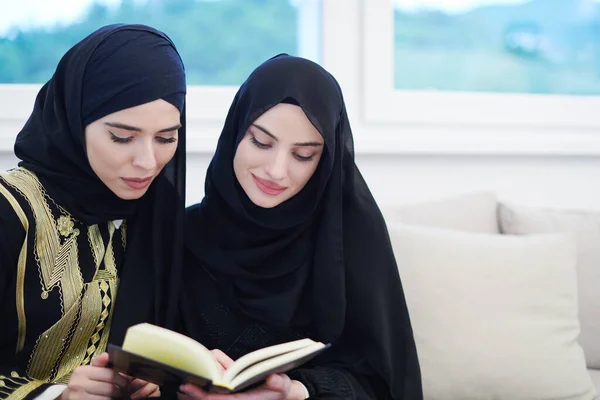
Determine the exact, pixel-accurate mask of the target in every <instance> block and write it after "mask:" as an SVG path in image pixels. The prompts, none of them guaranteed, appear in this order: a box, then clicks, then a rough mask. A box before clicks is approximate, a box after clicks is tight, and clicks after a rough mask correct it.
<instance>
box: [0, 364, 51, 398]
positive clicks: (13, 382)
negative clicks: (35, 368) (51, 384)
mask: <svg viewBox="0 0 600 400" xmlns="http://www.w3.org/2000/svg"><path fill="white" fill-rule="evenodd" d="M10 376H11V378H9V377H7V376H1V375H0V399H8V398H10V399H25V398H26V397H27V395H28V394H29V393H31V392H32V391H33V390H35V389H36V388H37V387H39V386H40V385H42V384H43V383H44V382H41V381H34V380H33V379H30V378H26V377H21V376H19V374H18V373H17V372H16V371H12V372H11V373H10Z"/></svg>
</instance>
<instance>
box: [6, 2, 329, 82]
mask: <svg viewBox="0 0 600 400" xmlns="http://www.w3.org/2000/svg"><path fill="white" fill-rule="evenodd" d="M307 1H308V2H309V3H311V4H312V3H315V0H295V1H294V0H96V1H94V0H53V1H48V0H17V1H14V2H11V6H10V8H9V11H10V12H9V13H8V14H7V15H4V16H0V83H41V82H45V81H46V80H48V79H49V78H50V76H51V75H52V73H53V72H54V69H55V68H56V65H57V63H58V61H59V59H60V57H61V56H62V55H63V54H64V53H65V52H66V51H67V50H68V49H69V47H71V46H72V45H73V44H75V43H76V42H77V41H79V40H80V39H82V38H83V37H85V36H86V35H88V34H89V33H91V32H92V31H93V30H95V29H97V28H99V27H101V26H103V25H107V24H112V23H142V24H146V25H150V26H153V27H155V28H157V29H159V30H162V31H164V32H165V33H167V34H168V35H169V36H170V37H171V39H172V40H173V41H174V42H175V45H176V46H177V48H178V50H179V51H180V53H181V55H182V58H183V61H184V63H185V66H186V71H187V73H188V83H189V84H192V85H239V84H241V83H242V82H243V80H244V79H245V78H246V77H247V76H248V74H249V73H250V72H251V71H252V70H253V69H254V68H256V67H257V66H258V65H259V64H260V63H261V62H263V61H265V60H266V59H268V58H270V57H272V56H274V55H276V54H278V53H289V54H294V55H301V56H306V54H299V49H300V50H301V51H302V52H303V53H307V52H309V53H310V54H315V53H316V52H314V51H310V50H311V49H312V48H313V47H314V46H317V44H316V43H306V40H310V39H311V38H314V36H315V35H314V32H312V33H313V34H312V35H309V36H307V35H303V34H302V32H303V29H304V31H306V30H307V29H306V28H307V27H306V23H307V22H308V23H309V24H310V21H304V22H302V21H299V20H298V18H299V16H301V15H304V16H306V15H307V13H306V9H307V6H306V4H305V3H306V2H307ZM302 7H304V9H302ZM65 10H70V11H69V12H66V11H65ZM311 10H313V11H316V12H318V10H319V8H318V7H314V6H310V5H309V6H308V11H309V12H310V11H311ZM2 13H4V10H3V12H2ZM313 20H314V18H313ZM300 22H302V24H300ZM317 22H318V21H317ZM299 28H300V29H299ZM308 28H310V26H309V27H308ZM314 29H317V27H314ZM303 37H307V38H308V39H306V40H305V39H303ZM303 40H304V41H303ZM313 58H314V57H313ZM315 61H318V60H315Z"/></svg>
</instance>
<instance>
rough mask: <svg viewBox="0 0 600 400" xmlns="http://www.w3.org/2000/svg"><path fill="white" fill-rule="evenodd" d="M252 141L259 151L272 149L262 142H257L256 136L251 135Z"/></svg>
mask: <svg viewBox="0 0 600 400" xmlns="http://www.w3.org/2000/svg"><path fill="white" fill-rule="evenodd" d="M250 141H251V142H252V143H253V144H254V145H255V146H256V147H258V148H259V149H263V150H264V149H269V148H271V146H270V145H268V144H264V143H261V142H259V141H258V140H256V138H255V137H254V135H250Z"/></svg>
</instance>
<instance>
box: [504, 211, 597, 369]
mask: <svg viewBox="0 0 600 400" xmlns="http://www.w3.org/2000/svg"><path fill="white" fill-rule="evenodd" d="M498 215H499V219H500V227H501V229H502V232H503V233H505V234H513V235H528V234H535V233H560V232H564V233H571V234H573V235H574V236H575V238H576V240H577V277H578V279H577V283H578V293H579V321H580V324H581V333H580V335H579V343H581V347H583V351H584V353H585V357H586V361H587V365H588V367H590V368H599V369H600V212H593V211H590V212H584V211H567V210H564V211H562V210H541V209H532V208H529V207H523V206H515V205H511V204H500V205H499V207H498Z"/></svg>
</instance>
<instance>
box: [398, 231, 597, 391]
mask: <svg viewBox="0 0 600 400" xmlns="http://www.w3.org/2000/svg"><path fill="white" fill-rule="evenodd" d="M389 229H390V237H391V240H392V245H393V248H394V253H395V254H396V257H397V260H398V268H399V271H400V276H401V278H402V282H403V286H404V291H405V295H406V299H407V304H408V308H409V311H410V315H411V321H412V326H413V330H414V335H415V340H416V344H417V351H418V354H419V361H420V365H421V372H422V377H423V389H424V395H425V399H426V400H437V399H440V400H442V399H443V400H454V399H455V400H487V399H489V400H492V399H493V400H525V399H527V400H550V399H552V400H559V399H564V400H566V399H569V400H573V399H581V400H589V399H593V398H594V395H595V390H594V388H593V386H592V383H591V380H590V376H589V375H588V373H587V371H586V367H585V360H584V356H583V351H582V349H581V347H580V345H579V344H578V343H577V336H578V334H579V322H578V319H577V288H576V274H575V261H576V259H575V258H576V255H575V243H574V240H573V239H572V238H571V237H570V236H568V235H564V234H553V235H535V236H521V237H519V236H503V235H488V234H474V233H466V232H458V231H451V230H444V229H435V228H427V227H415V226H412V227H411V226H405V225H404V226H403V225H392V226H390V227H389Z"/></svg>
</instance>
